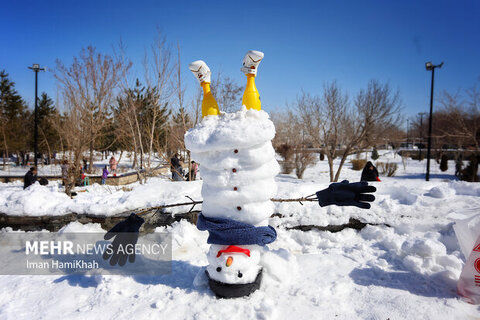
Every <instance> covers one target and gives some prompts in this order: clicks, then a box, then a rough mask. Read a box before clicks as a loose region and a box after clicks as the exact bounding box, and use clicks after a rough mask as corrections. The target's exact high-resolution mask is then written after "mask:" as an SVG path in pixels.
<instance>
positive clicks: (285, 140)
mask: <svg viewBox="0 0 480 320" xmlns="http://www.w3.org/2000/svg"><path fill="white" fill-rule="evenodd" d="M272 120H273V122H274V123H275V128H276V132H277V133H276V135H275V138H274V140H273V146H274V148H275V150H276V152H277V153H279V154H280V155H281V156H282V157H283V161H282V163H281V167H282V172H283V173H290V172H292V170H293V169H295V174H296V175H297V178H299V179H302V178H303V174H304V173H305V170H306V169H307V168H308V166H310V165H312V164H313V163H314V162H315V155H314V153H312V152H310V151H309V150H307V147H308V146H309V145H311V141H310V140H309V136H308V135H307V133H306V131H305V130H304V129H303V128H302V125H301V119H300V117H299V116H298V115H297V114H296V113H294V112H292V111H288V112H286V113H282V114H280V113H274V114H272Z"/></svg>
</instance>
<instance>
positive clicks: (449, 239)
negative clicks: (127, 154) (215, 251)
mask: <svg viewBox="0 0 480 320" xmlns="http://www.w3.org/2000/svg"><path fill="white" fill-rule="evenodd" d="M380 154H381V155H382V156H381V157H380V159H379V160H378V161H383V162H387V161H390V162H397V163H398V165H399V168H398V171H397V174H396V176H395V177H390V178H388V177H381V179H382V182H378V183H374V185H375V186H376V187H377V189H378V190H377V192H376V197H377V200H376V201H375V203H374V204H373V205H372V208H371V209H370V210H360V209H357V208H344V207H334V206H332V207H327V208H321V207H319V206H318V204H315V203H303V205H301V204H299V203H276V212H277V213H280V214H281V215H282V216H283V217H282V218H279V217H275V218H272V219H270V224H271V225H273V226H275V227H276V228H277V232H278V239H277V240H276V241H275V242H274V243H272V244H270V245H269V246H268V247H269V250H271V251H272V252H271V253H270V254H269V253H267V254H265V255H264V261H263V266H264V269H265V270H266V271H267V272H266V274H267V276H266V277H265V279H264V281H263V284H262V288H261V290H259V291H257V292H255V293H254V294H252V295H251V296H250V297H247V298H241V299H231V300H223V299H217V298H215V297H214V296H213V294H212V293H211V292H210V291H209V289H208V287H207V285H206V283H205V277H203V276H202V275H203V269H202V268H203V267H204V266H205V265H207V263H208V262H207V258H206V252H207V250H208V247H209V245H208V244H207V243H206V238H207V233H206V232H201V231H198V230H197V229H196V227H195V226H193V225H191V224H189V223H188V222H185V221H182V222H180V223H176V224H174V225H173V226H172V227H169V228H168V230H169V231H170V232H171V233H172V235H173V244H174V250H173V262H172V267H173V271H172V274H170V275H163V276H155V277H140V276H100V275H98V276H87V275H75V276H60V277H59V276H0V281H1V283H2V289H3V290H1V291H0V319H13V318H15V319H32V318H34V319H37V318H45V319H50V318H58V317H62V318H65V319H99V318H101V319H114V318H115V319H127V318H137V319H148V318H154V317H160V318H168V319H223V318H228V319H292V318H296V319H298V318H300V319H304V318H307V317H308V318H312V319H478V318H480V309H479V308H478V307H477V306H473V305H469V304H467V303H465V302H463V301H462V300H461V299H459V298H458V296H457V295H456V281H457V279H458V277H459V275H460V272H461V269H462V267H463V264H464V261H465V258H464V257H463V255H462V253H461V251H460V247H459V244H458V242H457V240H456V237H455V234H454V232H453V227H452V225H453V223H454V221H455V220H457V219H463V218H467V217H469V216H472V215H474V214H477V213H480V184H477V183H466V182H460V181H456V180H455V179H454V176H453V172H454V163H453V162H452V161H450V162H449V170H448V171H447V172H445V173H443V172H440V170H439V167H438V165H437V164H436V163H435V162H432V173H431V181H430V182H425V181H424V172H425V161H423V162H418V161H416V160H411V159H410V160H408V161H407V163H406V166H405V169H404V167H403V164H402V162H401V158H400V157H399V156H397V157H394V156H393V154H392V153H388V152H387V151H383V152H380ZM359 177H360V172H359V171H353V170H351V168H350V165H346V167H345V168H344V169H343V171H342V175H341V179H348V180H350V181H358V180H359ZM276 180H277V183H278V186H279V191H278V194H277V196H276V198H297V197H300V196H305V195H309V194H312V193H314V192H315V191H318V190H320V189H323V188H326V187H327V186H328V184H329V182H328V166H327V163H326V161H323V162H318V163H317V164H316V165H315V166H313V167H312V168H309V169H307V171H306V172H305V176H304V179H302V180H298V179H296V178H295V177H294V175H279V176H277V178H276ZM201 184H202V182H201V181H196V182H169V181H165V180H162V179H151V180H150V181H149V182H148V183H147V184H146V185H138V184H135V185H132V187H133V189H132V190H131V191H122V190H121V188H114V187H107V186H99V185H93V186H90V187H88V188H87V189H86V190H87V191H86V192H81V193H79V195H78V196H77V197H76V198H75V199H69V198H67V197H66V196H65V195H63V194H62V193H61V192H59V191H61V190H59V187H58V185H56V184H52V185H49V186H48V187H41V186H38V185H35V186H33V187H31V188H29V189H27V190H22V185H21V184H20V183H9V184H0V212H3V213H7V214H12V215H14V214H17V215H23V214H27V215H40V214H41V215H43V214H64V213H67V212H77V213H87V212H88V213H94V214H115V213H118V212H122V211H126V210H131V209H135V208H139V207H145V206H150V205H159V204H165V203H176V202H184V201H185V200H186V198H185V196H186V195H188V196H190V197H192V198H193V199H195V200H197V199H198V200H199V199H201V195H200V189H201ZM177 210H179V211H182V208H177ZM187 210H188V209H187ZM351 217H353V218H357V219H359V220H361V221H363V222H368V223H372V224H377V225H369V226H367V227H365V228H364V229H363V230H361V231H355V230H352V229H345V230H343V231H341V232H339V233H330V232H320V231H315V230H313V231H308V232H303V231H299V230H288V229H287V228H288V227H291V226H296V225H300V224H301V225H320V226H325V225H328V224H342V223H346V222H348V220H349V219H350V218H351ZM66 228H68V230H71V231H86V230H97V231H98V230H99V229H100V226H99V225H98V224H90V225H80V224H79V223H72V224H70V225H68V226H67V227H66ZM160 230H161V229H160V228H159V231H160ZM5 231H6V230H4V232H5ZM273 252H275V253H277V254H274V253H273ZM279 257H290V260H289V261H288V262H287V260H283V259H282V258H279ZM292 257H294V258H295V260H296V263H295V261H294V260H292ZM197 275H198V276H197Z"/></svg>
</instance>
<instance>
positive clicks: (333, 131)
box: [296, 80, 401, 182]
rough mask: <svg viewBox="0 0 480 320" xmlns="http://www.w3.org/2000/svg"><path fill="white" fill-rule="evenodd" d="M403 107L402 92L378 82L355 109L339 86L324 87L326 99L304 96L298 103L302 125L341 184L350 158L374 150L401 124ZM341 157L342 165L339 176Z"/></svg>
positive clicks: (362, 94) (332, 178) (361, 95)
mask: <svg viewBox="0 0 480 320" xmlns="http://www.w3.org/2000/svg"><path fill="white" fill-rule="evenodd" d="M400 107H401V103H400V99H399V94H398V92H393V91H392V90H391V89H390V87H389V86H388V84H385V85H380V84H379V83H378V82H377V81H375V80H372V81H370V83H369V84H368V86H367V89H365V90H361V91H360V92H359V93H358V94H357V96H356V98H355V101H354V105H353V107H352V106H351V105H350V103H349V99H348V96H347V94H346V93H343V92H342V91H341V90H340V88H339V87H338V85H337V84H336V82H332V83H330V84H327V85H325V86H324V90H323V95H322V97H319V96H311V95H309V94H307V93H302V95H300V96H299V97H298V98H297V101H296V112H297V114H298V115H299V117H300V125H301V127H302V128H305V130H306V132H307V133H308V135H309V137H310V138H311V139H312V142H313V143H314V144H315V146H316V147H320V148H322V149H323V150H324V152H325V155H326V156H327V161H328V165H329V169H330V181H332V182H333V181H338V179H339V177H340V172H341V170H342V167H343V165H344V164H345V161H346V160H347V157H348V155H349V154H351V153H352V152H353V151H354V150H359V149H361V148H362V147H363V148H365V147H367V146H371V145H372V143H375V141H378V139H380V137H382V134H383V133H384V132H386V131H387V130H389V129H391V127H392V126H393V125H395V124H396V123H398V122H399V121H400V119H401V117H400ZM337 156H339V157H340V163H339V164H338V167H337V170H336V172H335V169H334V162H333V160H334V159H335V158H336V157H337Z"/></svg>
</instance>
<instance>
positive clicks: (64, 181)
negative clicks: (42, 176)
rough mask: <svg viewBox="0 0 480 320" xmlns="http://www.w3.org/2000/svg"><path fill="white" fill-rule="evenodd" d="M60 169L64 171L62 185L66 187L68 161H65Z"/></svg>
mask: <svg viewBox="0 0 480 320" xmlns="http://www.w3.org/2000/svg"><path fill="white" fill-rule="evenodd" d="M60 168H61V169H62V184H63V185H64V186H65V185H67V182H68V161H67V160H63V162H62V164H61V165H60Z"/></svg>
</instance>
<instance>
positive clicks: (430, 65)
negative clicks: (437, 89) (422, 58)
mask: <svg viewBox="0 0 480 320" xmlns="http://www.w3.org/2000/svg"><path fill="white" fill-rule="evenodd" d="M425 68H426V69H427V70H428V71H430V70H433V63H432V61H429V62H427V63H425Z"/></svg>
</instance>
